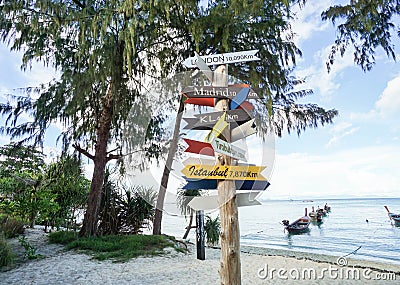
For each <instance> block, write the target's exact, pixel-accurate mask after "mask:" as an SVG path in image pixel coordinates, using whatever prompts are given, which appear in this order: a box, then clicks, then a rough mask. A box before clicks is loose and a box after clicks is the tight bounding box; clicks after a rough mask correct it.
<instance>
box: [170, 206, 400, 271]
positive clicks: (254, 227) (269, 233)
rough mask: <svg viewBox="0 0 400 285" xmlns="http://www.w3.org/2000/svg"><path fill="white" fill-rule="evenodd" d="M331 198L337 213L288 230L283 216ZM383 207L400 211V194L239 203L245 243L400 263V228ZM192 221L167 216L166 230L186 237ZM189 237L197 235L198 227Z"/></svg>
mask: <svg viewBox="0 0 400 285" xmlns="http://www.w3.org/2000/svg"><path fill="white" fill-rule="evenodd" d="M325 203H328V205H329V206H330V207H331V212H330V213H328V214H327V216H326V217H324V218H323V222H322V223H321V224H318V225H316V224H310V230H309V231H308V232H307V233H303V234H297V235H291V234H288V233H287V232H286V231H285V230H284V226H283V225H282V223H281V222H282V220H289V221H290V222H292V221H294V220H296V219H297V218H300V217H302V216H303V215H304V212H305V208H307V209H308V212H310V211H311V207H312V206H314V207H315V208H317V207H318V206H319V207H320V208H322V207H323V206H324V205H325ZM383 206H388V207H389V210H390V211H391V212H395V213H400V199H343V200H342V199H330V200H290V201H273V200H270V201H264V202H263V203H262V205H259V206H252V207H241V208H239V225H240V236H241V238H240V243H241V245H243V246H253V247H262V248H272V249H284V250H290V251H299V252H307V253H317V254H327V255H334V256H338V257H339V256H351V257H354V258H358V259H366V260H372V261H378V262H388V263H394V264H400V227H396V226H395V225H393V224H392V223H391V221H390V219H389V218H388V215H387V211H386V210H385V208H384V207H383ZM217 213H218V212H217V211H216V212H214V213H212V216H216V215H217ZM186 226H187V220H185V218H183V217H182V216H179V215H178V216H173V215H168V214H165V215H164V217H163V232H164V233H166V234H170V235H174V236H177V237H182V235H183V234H184V231H185V227H186ZM189 237H190V238H191V239H192V240H195V230H194V229H193V230H192V231H191V233H190V235H189Z"/></svg>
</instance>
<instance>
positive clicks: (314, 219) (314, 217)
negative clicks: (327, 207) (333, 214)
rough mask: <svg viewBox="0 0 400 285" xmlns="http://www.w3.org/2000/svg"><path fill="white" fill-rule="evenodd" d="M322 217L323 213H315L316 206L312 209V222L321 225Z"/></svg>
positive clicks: (310, 214) (310, 215)
mask: <svg viewBox="0 0 400 285" xmlns="http://www.w3.org/2000/svg"><path fill="white" fill-rule="evenodd" d="M322 215H323V213H322V212H321V211H315V208H314V206H312V207H311V212H310V213H309V214H308V216H309V217H310V219H311V221H312V222H317V223H321V222H322Z"/></svg>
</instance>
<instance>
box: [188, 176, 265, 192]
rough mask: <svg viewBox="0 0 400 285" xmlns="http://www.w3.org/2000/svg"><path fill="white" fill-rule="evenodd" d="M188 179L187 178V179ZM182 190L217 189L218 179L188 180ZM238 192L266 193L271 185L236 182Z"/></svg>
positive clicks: (246, 181) (258, 181)
mask: <svg viewBox="0 0 400 285" xmlns="http://www.w3.org/2000/svg"><path fill="white" fill-rule="evenodd" d="M185 179H186V178H185ZM186 181H187V183H186V185H185V186H183V188H182V189H186V190H201V189H217V187H218V182H217V180H216V179H203V180H188V179H186ZM235 185H236V189H237V190H260V191H264V190H265V189H267V188H268V186H269V185H270V183H269V182H268V181H262V180H235Z"/></svg>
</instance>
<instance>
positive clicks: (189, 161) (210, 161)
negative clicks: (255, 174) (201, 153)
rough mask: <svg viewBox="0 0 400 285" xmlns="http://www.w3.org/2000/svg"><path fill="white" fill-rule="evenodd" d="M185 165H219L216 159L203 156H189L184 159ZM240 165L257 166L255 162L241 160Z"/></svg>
mask: <svg viewBox="0 0 400 285" xmlns="http://www.w3.org/2000/svg"><path fill="white" fill-rule="evenodd" d="M182 164H183V165H189V164H202V165H217V161H216V160H215V159H210V158H202V157H188V158H186V159H185V160H184V161H182ZM238 165H239V166H255V165H254V164H248V163H243V162H239V163H238Z"/></svg>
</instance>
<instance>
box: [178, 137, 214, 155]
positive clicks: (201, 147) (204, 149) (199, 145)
mask: <svg viewBox="0 0 400 285" xmlns="http://www.w3.org/2000/svg"><path fill="white" fill-rule="evenodd" d="M183 140H184V141H185V142H186V143H187V144H188V148H187V149H185V152H191V153H198V154H202V155H209V156H214V149H213V148H212V146H211V144H209V143H205V142H199V141H194V140H190V139H183Z"/></svg>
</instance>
